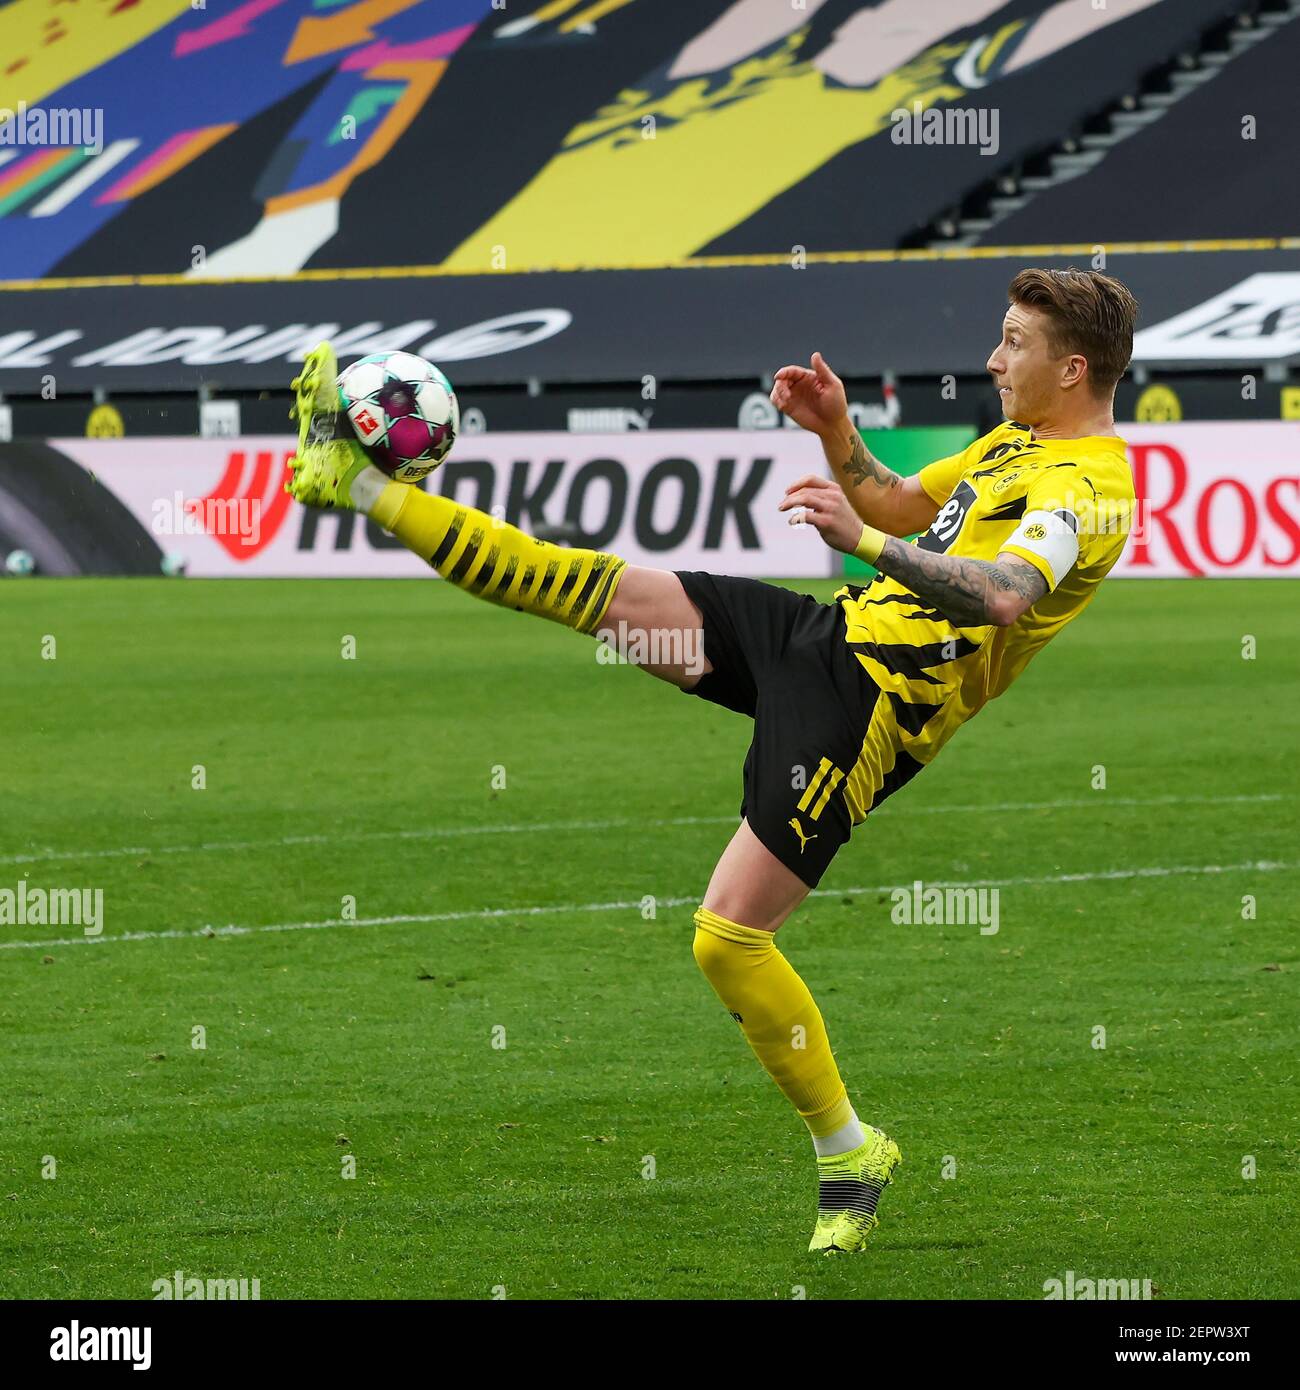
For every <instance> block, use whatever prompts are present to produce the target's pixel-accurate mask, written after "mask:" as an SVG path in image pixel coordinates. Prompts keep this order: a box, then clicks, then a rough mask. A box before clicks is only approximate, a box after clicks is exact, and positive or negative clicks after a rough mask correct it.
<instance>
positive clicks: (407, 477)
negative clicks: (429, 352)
mask: <svg viewBox="0 0 1300 1390" xmlns="http://www.w3.org/2000/svg"><path fill="white" fill-rule="evenodd" d="M339 397H340V400H341V401H342V403H343V407H344V409H345V410H346V411H347V413H348V419H349V420H351V422H352V428H353V429H354V430H355V431H356V433H357V438H358V439H359V440H360V441H361V443H362V444H363V445H364V446H365V449H366V451H367V453H369V455H370V456H371V458H372V459H373V460H374V461H375V463H376V464H377V465H378V466H379V467H380V468H382V469H383V471H384V472H385V473H387V474H389V475H390V476H391V477H394V478H397V479H399V480H400V481H402V482H407V483H413V482H417V481H418V480H419V479H420V478H423V477H424V476H425V475H426V474H429V473H432V472H433V470H434V469H435V468H437V466H438V465H439V464H440V463H441V462H442V461H443V459H445V458H446V457H447V455H448V454H449V453H450V452H451V446H452V445H453V444H454V443H455V442H456V432H457V430H459V428H460V406H459V404H458V403H457V401H456V393H455V391H453V390H452V389H451V382H449V381H448V380H447V378H446V377H445V376H443V374H442V373H441V372H440V371H439V370H438V369H437V367H435V366H434V365H433V363H432V362H426V361H425V360H424V358H423V357H416V355H415V354H414V353H412V352H377V353H373V354H371V356H369V357H362V358H360V359H358V360H357V361H356V362H353V363H352V365H351V366H350V367H347V368H346V369H345V370H344V371H342V372H341V373H340V374H339Z"/></svg>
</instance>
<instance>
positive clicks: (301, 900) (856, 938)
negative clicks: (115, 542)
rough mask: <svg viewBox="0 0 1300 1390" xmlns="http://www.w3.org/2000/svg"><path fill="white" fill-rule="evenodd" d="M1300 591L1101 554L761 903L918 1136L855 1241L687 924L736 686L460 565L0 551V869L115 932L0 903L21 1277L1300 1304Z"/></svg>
mask: <svg viewBox="0 0 1300 1390" xmlns="http://www.w3.org/2000/svg"><path fill="white" fill-rule="evenodd" d="M818 592H819V593H820V594H822V595H823V596H825V595H829V592H830V587H829V586H820V588H819V589H818ZM1298 593H1300V589H1298V588H1297V585H1296V584H1294V583H1290V582H1285V581H1275V582H1272V583H1268V582H1258V583H1256V582H1247V581H1230V582H1195V583H1192V582H1184V583H1178V582H1166V583H1158V582H1142V583H1138V582H1118V581H1116V582H1112V583H1111V584H1109V585H1107V586H1106V587H1105V589H1104V590H1103V592H1102V594H1101V595H1100V597H1099V599H1098V600H1097V602H1096V604H1095V605H1094V607H1093V608H1092V610H1091V611H1089V612H1088V613H1087V614H1085V615H1084V616H1083V617H1082V618H1081V619H1080V620H1079V622H1078V623H1077V624H1076V625H1075V626H1074V627H1073V628H1071V629H1070V630H1069V631H1068V632H1067V633H1066V634H1064V635H1063V636H1062V637H1061V638H1060V639H1059V640H1058V641H1057V642H1056V643H1055V644H1054V645H1053V646H1052V648H1050V649H1049V650H1048V651H1047V652H1046V653H1044V654H1043V655H1042V656H1040V657H1039V658H1038V659H1037V661H1036V662H1035V664H1034V665H1033V666H1032V667H1031V668H1030V670H1029V672H1028V674H1027V675H1026V676H1025V677H1024V678H1023V679H1022V680H1021V681H1020V682H1019V683H1018V684H1017V685H1016V686H1015V687H1014V688H1013V689H1012V690H1011V692H1010V693H1009V694H1008V695H1007V696H1006V697H1004V698H1003V699H1001V700H999V701H997V702H995V703H994V704H993V705H991V706H990V707H989V708H988V709H986V710H985V711H984V712H983V713H982V714H981V715H980V716H979V717H978V718H977V719H976V720H975V722H974V723H973V724H972V725H971V726H970V727H969V728H967V729H964V730H962V731H961V732H960V733H959V734H958V735H957V737H956V739H955V740H954V742H953V744H952V745H951V747H950V748H948V749H947V750H946V751H945V752H944V754H943V756H942V757H941V758H940V759H939V760H938V762H937V763H936V764H935V766H934V767H932V768H931V769H929V770H928V771H927V772H926V773H924V774H923V775H922V776H921V777H919V778H918V779H917V780H916V781H915V782H913V783H912V784H911V785H910V786H909V787H907V788H906V789H905V790H904V791H903V792H901V793H900V794H899V795H898V796H897V797H895V798H894V799H893V800H892V801H891V802H890V803H889V804H888V806H887V807H886V808H885V809H884V810H883V811H882V813H881V814H880V815H879V816H878V817H875V818H873V819H872V821H871V823H870V824H869V825H868V826H864V827H863V828H862V829H861V830H860V831H859V832H858V834H857V836H856V837H855V839H854V841H853V843H852V845H851V846H850V847H849V848H848V849H846V850H845V851H843V852H842V853H841V855H840V857H839V859H838V860H837V862H836V864H835V865H834V866H833V868H832V870H831V872H830V874H829V875H828V876H827V878H826V880H825V881H824V883H823V890H824V891H823V892H822V893H821V894H820V895H819V896H817V897H816V898H814V899H811V900H810V901H809V903H808V904H807V905H806V906H805V907H804V908H803V909H802V910H801V911H800V912H799V913H798V914H797V915H796V916H795V918H794V919H793V920H792V922H791V924H790V925H789V926H788V927H787V928H786V929H785V930H784V931H783V932H782V935H781V944H782V947H783V949H784V950H785V952H786V953H787V955H789V957H790V958H791V960H792V961H793V962H794V964H795V966H796V968H798V969H799V970H800V971H801V972H802V973H803V974H804V976H805V978H806V979H807V980H808V982H809V984H810V986H811V988H812V990H813V992H814V994H815V995H816V996H817V998H818V1000H819V1002H820V1004H821V1006H822V1010H823V1013H824V1014H825V1015H826V1018H827V1022H828V1025H829V1027H830V1031H831V1037H832V1041H833V1042H834V1045H835V1048H836V1052H837V1055H838V1057H839V1059H840V1063H841V1067H842V1069H843V1071H844V1074H845V1078H846V1080H847V1082H848V1084H849V1087H850V1092H851V1094H852V1096H853V1097H854V1099H855V1102H856V1103H857V1106H858V1109H859V1111H860V1113H861V1114H862V1116H863V1118H864V1119H865V1120H867V1121H869V1122H873V1123H877V1124H879V1125H881V1126H882V1127H884V1128H887V1129H888V1130H889V1131H890V1132H891V1133H892V1134H894V1136H895V1137H896V1138H897V1139H898V1141H899V1143H900V1145H901V1146H902V1149H903V1153H904V1158H905V1162H904V1167H903V1168H902V1170H901V1172H900V1176H899V1180H898V1182H897V1183H896V1185H895V1186H894V1187H893V1188H891V1189H890V1191H889V1192H888V1193H887V1194H886V1197H885V1199H884V1202H883V1203H882V1208H881V1212H882V1217H883V1220H882V1224H881V1228H880V1230H879V1231H878V1232H877V1235H876V1238H875V1240H874V1244H873V1245H872V1246H871V1248H870V1249H869V1251H868V1252H867V1253H866V1254H864V1255H862V1256H858V1257H855V1258H851V1259H843V1260H840V1261H838V1262H837V1261H835V1260H827V1259H825V1258H824V1257H823V1258H814V1257H810V1256H809V1255H808V1254H807V1253H806V1249H805V1247H806V1243H807V1239H808V1234H809V1231H810V1230H811V1225H812V1216H813V1205H814V1196H815V1175H814V1169H813V1165H812V1161H811V1158H810V1148H809V1145H808V1141H807V1137H806V1135H805V1134H804V1132H803V1128H802V1126H801V1125H800V1123H799V1122H798V1119H797V1117H796V1116H795V1115H794V1114H793V1113H792V1112H791V1111H790V1110H789V1109H788V1108H787V1106H786V1104H785V1102H784V1101H783V1099H782V1098H781V1096H780V1095H779V1093H778V1092H777V1090H776V1088H775V1087H774V1086H773V1085H772V1083H771V1082H770V1081H769V1080H768V1079H767V1077H766V1076H765V1075H764V1074H763V1073H762V1072H761V1070H760V1069H759V1067H758V1065H757V1064H756V1062H755V1061H754V1059H753V1057H752V1056H751V1054H750V1053H749V1051H748V1049H747V1048H746V1047H745V1045H744V1042H743V1040H742V1038H741V1037H740V1035H739V1033H738V1030H737V1029H736V1027H735V1025H734V1024H733V1023H732V1021H731V1020H730V1019H729V1018H728V1016H727V1014H726V1013H725V1012H724V1010H723V1009H722V1008H721V1007H720V1005H719V1004H718V1003H717V1001H716V1000H715V998H714V996H713V994H712V992H711V991H710V989H709V988H708V985H707V984H706V982H705V981H704V979H703V977H702V976H700V974H699V973H698V971H697V970H696V967H695V965H694V963H693V961H692V959H691V953H690V941H691V935H692V924H691V912H692V910H693V907H694V905H695V904H696V903H697V902H698V901H699V898H700V895H701V893H702V891H703V888H704V885H705V883H706V882H707V879H708V875H709V872H710V869H711V867H712V865H713V862H714V860H715V858H716V856H717V855H718V853H719V851H720V850H721V848H722V846H723V845H724V843H725V842H726V839H727V837H728V835H729V834H730V829H731V827H730V825H729V824H728V818H733V819H734V816H735V813H736V809H737V807H738V804H739V795H740V765H741V761H742V758H743V753H744V749H745V747H746V744H747V741H748V726H747V724H746V722H745V721H744V720H742V719H740V718H739V717H737V716H735V715H731V714H729V713H727V712H726V711H723V710H720V709H716V708H713V707H711V706H708V705H705V704H704V703H703V702H702V701H697V700H693V699H687V698H685V697H683V696H682V695H680V694H679V693H677V692H676V691H674V690H672V689H670V688H669V687H667V686H664V685H660V684H659V683H657V682H655V681H652V680H650V679H648V678H646V677H645V676H644V675H642V674H640V673H638V672H636V671H634V670H631V669H628V668H626V667H624V668H619V667H615V666H610V665H601V664H599V663H598V662H597V661H596V659H595V648H594V646H593V645H591V644H589V643H588V642H586V641H584V640H583V639H581V638H578V637H575V636H574V635H573V634H570V633H567V632H564V631H562V630H560V629H558V628H556V627H553V626H551V625H550V624H545V623H539V622H536V621H533V620H530V619H526V618H524V617H522V616H519V615H515V614H510V613H504V612H501V611H498V610H495V609H492V608H490V607H488V606H486V605H484V604H481V603H475V602H472V601H470V600H468V599H467V598H465V597H464V596H463V595H461V594H459V593H456V592H454V591H452V590H451V589H450V588H449V587H447V586H445V585H442V584H438V583H435V582H418V581H416V582H405V583H402V582H393V583H387V582H252V581H245V582H240V583H214V582H208V583H204V582H197V581H186V582H180V581H171V582H167V581H157V582H154V581H36V580H33V581H27V582H13V583H5V584H4V585H3V587H2V588H0V651H2V652H3V654H4V667H5V677H4V681H3V691H2V693H0V712H2V715H3V729H4V735H3V751H2V753H0V762H2V764H3V773H2V774H0V781H2V782H3V802H4V807H5V815H4V820H3V829H2V830H0V888H5V887H7V888H10V889H15V888H16V885H17V884H18V883H19V881H20V879H21V878H22V877H24V876H25V878H26V881H27V883H28V884H29V885H30V886H31V887H33V888H37V887H88V888H100V889H102V890H103V893H104V915H105V923H104V938H103V939H102V940H100V941H98V942H95V943H92V944H87V943H86V942H85V941H84V940H83V941H80V942H78V941H73V942H72V943H71V944H61V945H48V944H43V943H47V942H48V941H50V940H51V939H58V938H67V937H69V936H72V937H75V936H76V935H77V931H76V929H75V928H72V929H66V928H57V927H56V928H50V927H47V926H39V925H38V926H32V925H27V926H19V925H15V924H11V925H6V926H3V927H0V1030H2V1032H3V1039H4V1044H3V1049H2V1050H0V1083H2V1093H3V1095H4V1097H5V1105H4V1110H5V1115H4V1123H3V1127H2V1131H0V1295H3V1296H6V1297H10V1298H13V1297H74V1296H75V1297H108V1298H148V1297H150V1296H151V1294H152V1289H151V1285H152V1284H153V1281H155V1280H157V1279H160V1278H170V1277H171V1276H172V1274H173V1272H174V1271H175V1270H178V1269H179V1270H181V1271H183V1272H184V1273H185V1274H186V1275H187V1276H191V1277H200V1278H247V1279H253V1278H256V1279H258V1281H259V1284H260V1290H261V1296H262V1297H263V1298H264V1299H274V1298H292V1297H307V1298H312V1297H345V1298H346V1297H378V1298H394V1297H456V1298H475V1299H487V1298H491V1297H493V1296H500V1295H499V1293H498V1294H496V1295H494V1290H501V1289H504V1291H505V1295H506V1296H507V1297H510V1298H534V1299H544V1298H674V1297H675V1298H693V1297H727V1298H730V1297H736V1298H760V1299H772V1298H780V1299H785V1298H791V1297H797V1296H799V1291H800V1290H803V1291H804V1292H805V1294H806V1296H807V1297H811V1298H877V1297H886V1298H900V1297H901V1298H909V1297H940V1298H1028V1299H1035V1298H1042V1296H1043V1286H1044V1281H1046V1280H1049V1279H1052V1278H1064V1276H1065V1274H1066V1271H1069V1270H1072V1271H1074V1273H1075V1276H1076V1278H1085V1277H1091V1278H1125V1279H1128V1278H1132V1279H1150V1280H1151V1281H1152V1282H1153V1284H1154V1286H1155V1289H1156V1291H1157V1296H1158V1297H1165V1298H1187V1297H1210V1298H1222V1297H1243V1298H1276V1297H1283V1296H1288V1295H1290V1296H1294V1294H1295V1293H1296V1291H1297V1288H1298V1287H1300V1238H1297V1237H1298V1232H1297V1225H1298V1224H1300V1223H1298V1222H1297V1208H1298V1206H1300V1203H1298V1202H1297V1156H1298V1155H1297V1126H1298V1123H1300V1122H1298V1121H1297V1106H1296V1105H1295V1097H1296V1065H1297V1064H1296V1052H1295V1036H1296V1018H1297V981H1298V980H1300V973H1298V969H1297V959H1298V956H1300V952H1298V951H1297V937H1296V927H1297V916H1298V914H1297V906H1296V904H1297V897H1298V896H1300V837H1297V835H1296V825H1297V808H1298V806H1300V802H1298V801H1297V791H1298V788H1297V781H1296V771H1297V768H1296V750H1297V748H1298V747H1300V701H1298V700H1297V699H1296V694H1295V692H1296V690H1297V687H1298V685H1300V605H1298V604H1297V595H1298ZM47 636H52V637H53V638H54V640H55V644H56V647H55V652H56V655H55V658H54V659H53V660H47V659H44V657H43V643H44V639H45V638H46V637H47ZM348 636H351V637H354V638H355V644H356V656H355V659H354V660H346V659H344V657H343V655H342V652H343V642H344V639H345V637H348ZM1246 636H1251V637H1253V638H1254V639H1255V642H1256V644H1257V650H1256V654H1255V656H1254V659H1250V660H1247V659H1243V655H1242V652H1243V638H1244V637H1246ZM46 650H48V647H46ZM199 764H201V765H202V766H203V768H204V769H205V770H206V787H205V788H204V789H202V790H198V789H195V788H194V787H193V786H192V781H193V769H194V767H195V766H196V765H199ZM1098 766H1101V767H1104V769H1105V779H1106V785H1105V789H1104V790H1097V789H1094V786H1093V782H1094V769H1095V768H1096V767H1098ZM494 770H497V771H496V773H495V780H496V782H498V783H500V781H501V780H502V776H504V786H500V785H497V786H494ZM915 879H923V880H931V881H944V880H948V881H956V880H961V881H968V880H991V881H993V882H995V883H997V884H1000V885H1001V889H1000V891H1001V914H1000V915H1001V924H1000V931H999V932H998V933H997V934H996V935H981V934H980V933H979V931H978V930H977V929H976V928H974V927H959V926H928V927H927V926H904V925H895V924H894V923H893V922H892V921H891V920H890V906H891V904H890V900H889V897H888V891H887V890H888V889H889V887H890V886H891V885H897V884H910V883H911V882H912V881H913V880H915ZM1245 895H1252V896H1253V898H1254V900H1255V903H1256V909H1255V913H1254V915H1253V917H1251V916H1250V915H1246V916H1243V897H1244V896H1245ZM647 897H652V898H654V899H655V900H657V902H658V910H657V914H656V915H655V916H654V917H653V918H652V919H647V918H646V917H645V916H644V915H643V912H642V910H641V903H642V901H643V899H645V898H647ZM349 898H351V899H355V903H356V916H357V917H358V918H359V919H360V921H359V922H358V923H348V924H345V925H332V926H331V925H326V926H323V927H319V928H317V929H311V928H308V927H301V924H311V923H317V924H319V923H330V922H331V921H337V919H339V918H340V916H341V915H342V914H343V912H344V909H345V899H349ZM403 918H415V919H417V920H407V921H403V920H402V919H403ZM373 919H381V920H380V921H378V922H376V921H374V920H373ZM208 925H210V926H212V927H215V928H217V929H218V931H217V933H216V934H209V935H204V934H201V931H200V929H202V928H203V927H205V926H208ZM229 925H234V926H238V927H243V928H250V929H252V930H250V931H248V932H247V933H222V932H221V931H220V929H221V928H223V927H226V926H229ZM275 927H301V929H297V930H287V929H286V930H272V929H271V928H275ZM125 933H142V934H144V935H143V936H142V937H141V938H140V939H135V940H126V941H123V940H119V939H117V938H120V937H121V936H122V935H123V934H125ZM28 941H32V942H37V943H41V944H35V945H18V944H17V943H21V942H28ZM196 1028H201V1029H203V1030H205V1035H206V1047H204V1048H196V1047H195V1046H193V1042H194V1040H195V1038H196V1036H198V1035H196V1034H195V1032H194V1030H195V1029H196ZM1099 1028H1104V1029H1105V1047H1104V1049H1103V1048H1100V1047H1097V1046H1095V1045H1094V1042H1095V1040H1096V1038H1097V1037H1098V1035H1097V1034H1096V1032H1095V1030H1097V1029H1099ZM502 1042H504V1046H500V1045H494V1044H501V1043H502ZM48 1159H53V1161H54V1163H53V1173H54V1176H45V1175H44V1174H45V1173H48V1172H50V1171H51V1165H50V1164H49V1162H48ZM348 1159H352V1160H354V1161H355V1177H353V1178H346V1177H344V1176H343V1173H344V1169H345V1160H348ZM1251 1160H1253V1163H1254V1165H1255V1173H1256V1175H1255V1176H1254V1177H1253V1178H1251V1177H1246V1176H1243V1172H1244V1170H1246V1169H1248V1166H1249V1163H1250V1162H1251ZM651 1173H653V1176H648V1175H649V1174H651Z"/></svg>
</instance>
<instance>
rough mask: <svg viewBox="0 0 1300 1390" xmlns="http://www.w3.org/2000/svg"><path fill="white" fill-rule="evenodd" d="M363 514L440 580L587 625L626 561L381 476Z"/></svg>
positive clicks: (590, 627) (581, 628)
mask: <svg viewBox="0 0 1300 1390" xmlns="http://www.w3.org/2000/svg"><path fill="white" fill-rule="evenodd" d="M370 515H371V516H372V517H374V519H375V520H376V521H377V522H378V523H379V524H380V525H381V526H382V527H383V528H384V530H386V531H391V532H392V534H393V535H395V536H396V537H397V539H398V540H400V541H401V542H402V544H403V545H405V546H406V547H407V549H408V550H413V551H415V553H416V554H417V555H420V556H422V557H423V558H424V559H425V560H427V561H428V563H429V564H430V565H432V566H433V568H434V569H436V570H437V571H438V573H439V574H440V575H442V577H443V578H444V579H446V580H449V581H450V582H451V583H452V584H455V585H456V587H457V588H458V589H464V590H465V592H466V593H468V594H477V595H478V596H479V598H485V599H487V600H488V601H489V602H491V603H499V604H500V605H501V606H502V607H503V608H514V609H518V610H520V611H522V612H525V613H535V614H537V615H538V616H539V617H542V618H550V619H551V620H552V621H553V622H557V623H563V624H564V625H565V627H571V628H575V629H576V630H577V631H578V632H588V633H590V632H594V631H595V630H596V628H597V627H598V626H599V624H600V620H601V619H602V618H603V617H604V616H605V610H606V609H607V608H608V607H609V603H610V600H611V599H612V598H613V597H614V590H615V589H616V588H617V587H618V580H619V576H620V575H621V574H622V573H623V570H624V569H625V568H626V567H627V562H626V561H625V560H622V559H620V558H619V557H618V556H617V555H607V554H605V553H604V552H603V551H600V550H572V549H569V548H568V547H566V546H559V545H552V544H551V543H550V542H549V541H539V540H536V539H534V538H533V537H532V536H528V535H525V534H524V532H522V531H521V530H519V528H518V527H517V526H510V525H508V524H507V523H506V522H504V521H500V520H498V519H497V518H496V517H492V516H488V514H487V513H486V512H480V511H478V510H476V509H475V508H474V507H464V506H461V505H460V504H459V503H458V502H453V501H452V500H451V498H449V497H439V496H437V495H435V494H433V493H428V492H421V491H420V489H419V488H416V487H411V486H410V485H409V484H407V483H391V482H390V483H388V484H387V485H386V486H385V488H384V490H383V492H381V493H380V495H379V498H378V500H377V501H376V502H375V504H374V506H372V507H371V508H370Z"/></svg>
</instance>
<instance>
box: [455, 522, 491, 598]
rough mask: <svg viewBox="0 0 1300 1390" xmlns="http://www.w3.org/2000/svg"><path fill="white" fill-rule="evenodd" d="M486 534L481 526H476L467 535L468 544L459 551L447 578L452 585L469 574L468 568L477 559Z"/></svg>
mask: <svg viewBox="0 0 1300 1390" xmlns="http://www.w3.org/2000/svg"><path fill="white" fill-rule="evenodd" d="M486 534H487V533H486V532H485V531H484V530H483V528H482V527H481V526H476V527H475V528H474V529H473V530H472V531H471V532H470V533H469V544H468V545H467V546H466V547H465V549H464V550H463V551H461V556H460V559H459V560H457V561H456V568H455V569H454V570H452V572H451V573H450V574H449V575H448V576H447V578H448V579H449V580H450V581H451V583H453V584H459V583H460V582H461V580H462V579H464V578H465V576H466V575H467V574H468V573H469V567H470V566H471V565H472V564H473V563H474V561H475V560H476V559H477V558H478V553H479V551H480V550H481V549H482V547H483V538H484V536H485V535H486Z"/></svg>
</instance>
